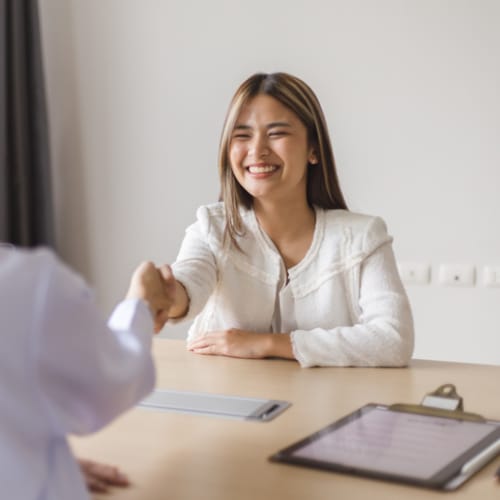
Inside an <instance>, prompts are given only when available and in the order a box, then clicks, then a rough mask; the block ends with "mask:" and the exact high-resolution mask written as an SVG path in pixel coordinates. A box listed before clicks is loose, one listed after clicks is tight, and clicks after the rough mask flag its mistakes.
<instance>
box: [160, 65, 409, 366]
mask: <svg viewBox="0 0 500 500" xmlns="http://www.w3.org/2000/svg"><path fill="white" fill-rule="evenodd" d="M219 174H220V182H221V196H220V200H219V202H218V203H214V204H212V205H208V206H204V207H201V208H200V209H199V210H198V214H197V219H198V220H197V221H196V222H195V223H194V224H193V225H192V226H190V227H189V228H188V229H187V231H186V236H185V238H184V241H183V243H182V246H181V249H180V251H179V254H178V256H177V259H176V262H175V263H174V264H173V266H172V271H171V272H170V273H169V275H168V276H167V282H168V283H169V284H170V289H171V290H172V296H171V301H172V304H173V305H172V308H171V309H170V311H169V317H170V319H171V321H181V320H184V319H193V318H194V322H193V324H192V326H191V328H190V330H189V333H188V348H189V349H190V350H191V351H193V352H195V353H199V354H216V355H217V354H218V355H227V356H235V357H245V358H265V357H282V358H289V359H296V360H297V361H298V362H299V363H300V364H301V366H303V367H308V366H404V365H406V364H407V363H408V361H409V359H410V358H411V354H412V352H413V320H412V315H411V310H410V305H409V303H408V299H407V296H406V293H405V290H404V288H403V286H402V283H401V280H400V278H399V275H398V271H397V267H396V263H395V258H394V254H393V251H392V246H391V242H392V238H391V237H390V236H389V235H388V234H387V230H386V227H385V224H384V222H383V221H382V220H381V219H380V218H378V217H372V216H368V215H363V214H355V213H352V212H350V211H348V210H347V206H346V203H345V201H344V197H343V195H342V191H341V189H340V186H339V182H338V178H337V173H336V168H335V162H334V157H333V152H332V147H331V144H330V138H329V135H328V129H327V125H326V121H325V118H324V116H323V112H322V110H321V106H320V104H319V101H318V99H317V98H316V96H315V94H314V92H313V91H312V90H311V89H310V88H309V87H308V86H307V85H306V84H305V83H304V82H303V81H301V80H300V79H298V78H296V77H294V76H292V75H289V74H286V73H274V74H261V73H259V74H255V75H253V76H251V77H250V78H248V79H247V80H246V81H245V82H243V83H242V84H241V86H240V87H239V88H238V90H237V91H236V93H235V95H234V97H233V99H232V101H231V104H230V107H229V111H228V114H227V117H226V121H225V124H224V127H223V132H222V138H221V145H220V151H219Z"/></svg>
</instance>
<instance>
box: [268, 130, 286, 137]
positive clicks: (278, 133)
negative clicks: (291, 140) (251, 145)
mask: <svg viewBox="0 0 500 500" xmlns="http://www.w3.org/2000/svg"><path fill="white" fill-rule="evenodd" d="M284 135H286V132H285V131H284V130H274V131H273V132H269V137H282V136H284Z"/></svg>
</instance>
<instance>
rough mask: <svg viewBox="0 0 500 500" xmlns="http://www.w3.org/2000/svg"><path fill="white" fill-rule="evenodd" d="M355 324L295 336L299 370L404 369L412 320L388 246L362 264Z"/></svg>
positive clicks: (298, 332) (410, 346) (409, 350)
mask: <svg viewBox="0 0 500 500" xmlns="http://www.w3.org/2000/svg"><path fill="white" fill-rule="evenodd" d="M353 308H354V310H355V311H356V310H357V311H359V315H358V318H357V321H356V324H354V325H352V326H339V327H337V328H333V329H331V330H326V329H321V328H316V329H313V330H309V331H306V330H296V331H294V332H292V334H291V340H292V344H293V350H294V353H295V355H296V357H297V360H298V361H299V363H300V364H301V366H303V367H309V366H405V365H407V364H408V362H409V361H410V359H411V355H412V352H413V342H414V332H413V318H412V313H411V308H410V304H409V301H408V297H407V295H406V292H405V290H404V287H403V284H402V283H401V279H400V277H399V273H398V270H397V266H396V261H395V258H394V253H393V251H392V247H391V245H390V243H386V244H384V245H382V246H380V247H379V248H377V249H376V250H375V251H374V252H373V253H372V254H371V255H369V256H368V257H367V258H366V259H365V260H364V261H363V263H362V265H361V270H360V287H359V299H358V301H357V303H355V304H353Z"/></svg>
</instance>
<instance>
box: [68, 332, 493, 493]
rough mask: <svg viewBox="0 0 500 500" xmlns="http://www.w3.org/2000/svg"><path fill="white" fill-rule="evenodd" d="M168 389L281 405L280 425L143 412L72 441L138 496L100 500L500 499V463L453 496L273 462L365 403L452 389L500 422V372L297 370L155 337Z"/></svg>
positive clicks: (456, 367)
mask: <svg viewBox="0 0 500 500" xmlns="http://www.w3.org/2000/svg"><path fill="white" fill-rule="evenodd" d="M154 357H155V360H156V366H157V387H158V388H163V389H175V390H186V391H199V392H209V393H215V394H226V395H234V396H246V397H256V398H266V399H278V400H286V401H289V402H291V404H292V405H291V407H290V408H288V409H287V410H286V411H285V412H284V413H282V414H281V415H279V416H278V417H276V418H275V419H274V420H272V421H270V422H252V421H244V420H234V419H226V418H218V417H210V416H203V415H187V414H180V413H173V412H172V413H171V412H168V413H167V412H156V411H150V410H145V409H142V408H134V409H133V410H131V411H129V412H127V413H126V414H125V415H123V416H122V417H120V418H118V419H117V420H116V421H115V422H114V423H112V424H111V425H110V426H108V427H107V428H106V429H104V430H103V431H101V432H99V433H97V434H94V435H92V436H88V437H83V438H72V439H71V443H72V446H73V449H74V451H75V453H76V455H77V456H79V457H81V458H90V459H93V460H98V461H102V462H108V463H112V464H115V465H118V466H119V467H121V468H122V469H123V470H124V471H125V472H126V473H127V474H128V475H129V476H130V478H131V480H132V483H133V484H132V486H131V487H129V488H127V489H123V490H122V489H115V490H113V492H112V494H108V495H101V496H99V495H97V496H95V498H96V499H101V498H102V499H105V498H107V499H123V500H126V499H130V500H131V499H137V500H156V499H171V500H202V499H203V500H226V499H227V500H247V499H248V500H280V499H287V500H316V499H318V500H319V499H325V500H326V499H328V500H331V499H340V500H343V499H346V500H357V499H370V500H379V499H405V500H412V499H429V500H431V499H435V498H442V497H443V495H451V496H452V497H453V498H454V499H456V500H460V499H471V500H488V499H498V498H500V482H497V481H496V480H495V479H494V477H493V476H494V471H495V469H496V468H497V467H498V466H500V460H499V459H498V458H497V459H495V460H494V461H493V462H492V463H490V464H489V465H487V466H486V467H485V468H484V469H483V470H482V471H480V472H479V473H478V474H477V475H476V476H474V477H473V478H472V479H471V480H469V481H468V482H467V483H466V484H465V485H463V486H462V487H461V488H460V489H458V490H457V491H455V492H453V493H442V492H438V491H433V490H428V489H423V488H417V487H413V486H405V485H400V484H396V483H390V482H385V481H380V480H372V479H365V478H360V477H354V476H349V475H345V474H338V473H332V472H325V471H319V470H313V469H307V468H302V467H296V466H290V465H284V464H277V463H271V462H269V461H268V457H269V456H270V455H272V454H273V453H275V452H277V451H278V450H280V449H282V448H284V447H286V446H288V445H290V444H292V443H293V442H295V441H297V440H299V439H301V438H303V437H305V436H307V435H309V434H311V433H313V432H315V431H317V430H319V429H321V428H322V427H325V426H326V425H328V424H330V423H331V422H333V421H335V420H337V419H339V418H340V417H342V416H344V415H346V414H348V413H351V412H352V411H354V410H355V409H357V408H359V407H360V406H363V405H365V404H366V403H370V402H375V403H382V404H392V403H401V402H403V403H419V402H420V401H421V400H422V398H423V396H424V395H425V394H426V393H428V392H430V391H432V390H434V389H435V388H437V387H438V386H439V385H441V384H444V383H453V384H455V385H456V387H457V390H458V392H459V393H460V395H461V396H462V397H463V398H464V405H465V410H466V411H472V412H477V413H481V414H483V415H484V416H486V417H488V418H491V419H498V420H500V391H499V390H498V383H499V381H500V366H487V365H473V364H463V363H448V362H437V361H423V360H413V361H412V363H411V365H410V367H409V368H309V369H304V368H300V366H299V365H298V364H297V363H296V362H294V361H285V360H277V359H267V360H247V359H234V358H227V357H221V356H202V355H196V354H193V353H190V352H187V351H186V348H185V342H184V341H181V340H167V339H155V341H154Z"/></svg>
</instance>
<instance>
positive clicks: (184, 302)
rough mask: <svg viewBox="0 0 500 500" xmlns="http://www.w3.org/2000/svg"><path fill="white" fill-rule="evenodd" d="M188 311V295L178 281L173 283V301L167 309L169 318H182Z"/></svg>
mask: <svg viewBox="0 0 500 500" xmlns="http://www.w3.org/2000/svg"><path fill="white" fill-rule="evenodd" d="M188 311H189V295H188V294H187V292H186V289H185V288H184V285H183V284H182V283H181V282H180V281H177V280H176V281H175V291H174V300H173V303H172V306H171V307H170V309H169V312H168V317H169V318H172V319H173V318H182V317H183V316H185V315H186V314H187V313H188Z"/></svg>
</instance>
